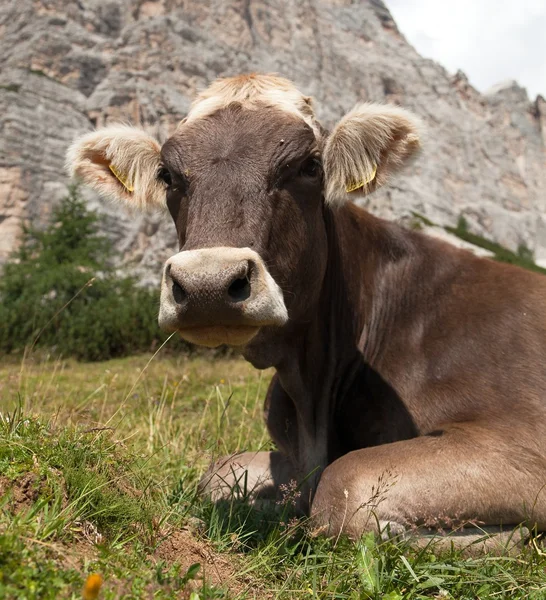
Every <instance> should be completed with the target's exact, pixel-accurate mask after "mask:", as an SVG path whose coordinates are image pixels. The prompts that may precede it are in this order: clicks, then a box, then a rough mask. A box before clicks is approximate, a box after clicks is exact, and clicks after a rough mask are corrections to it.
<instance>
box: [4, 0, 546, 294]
mask: <svg viewBox="0 0 546 600" xmlns="http://www.w3.org/2000/svg"><path fill="white" fill-rule="evenodd" d="M476 51H477V52H479V48H476ZM0 56H2V63H1V66H0V130H1V139H0V261H1V260H3V259H4V260H5V258H6V256H7V254H8V253H9V251H10V250H11V249H12V248H13V247H14V245H15V244H16V241H17V236H18V232H19V230H20V226H21V223H22V222H23V221H24V220H30V221H32V222H35V223H39V222H41V221H43V220H44V219H45V218H46V217H47V215H48V213H49V212H50V210H51V207H52V205H53V203H54V202H56V201H57V200H58V199H59V198H60V197H61V196H62V195H63V194H64V192H65V185H66V183H67V180H66V176H65V174H64V170H63V163H64V154H65V150H66V147H67V146H68V144H69V143H70V141H71V140H72V139H73V138H74V137H75V136H76V135H78V134H80V133H82V132H85V131H87V130H90V129H91V128H93V127H98V126H101V125H104V124H105V123H108V122H112V121H119V120H123V121H130V122H132V123H135V124H139V125H141V126H143V127H144V128H146V129H147V130H148V131H150V132H151V133H153V134H155V135H157V136H159V138H160V139H161V140H164V139H165V138H166V137H167V136H168V135H169V133H170V132H171V131H172V130H173V128H174V127H175V126H176V124H177V122H178V121H179V120H180V119H181V118H182V117H183V116H184V114H185V113H186V111H187V109H188V106H189V103H190V101H191V98H192V97H193V95H194V94H195V92H196V91H197V90H200V89H202V88H204V87H205V86H206V85H207V84H208V83H209V82H210V81H211V80H213V79H214V78H216V77H217V76H222V75H229V74H234V73H237V72H245V71H256V70H257V71H275V72H278V73H281V74H282V75H284V76H286V77H288V78H290V79H292V80H294V81H295V82H296V83H297V85H298V86H299V87H300V88H301V89H302V90H303V91H305V92H306V93H308V94H310V95H312V96H314V97H315V99H316V107H317V111H318V114H319V116H320V117H321V118H322V119H323V121H324V123H325V124H326V125H329V124H332V123H333V122H334V121H335V119H337V118H338V117H339V116H340V115H342V114H343V112H344V111H346V110H348V109H349V108H351V107H352V105H353V104H354V103H356V102H358V101H362V100H374V101H385V102H394V103H400V104H401V105H403V106H406V107H408V108H410V109H411V110H413V111H415V112H416V113H418V114H419V115H421V116H422V118H423V119H424V121H425V123H426V124H427V127H428V134H427V139H426V142H425V148H426V149H425V152H424V154H423V155H422V157H421V159H420V160H419V161H418V162H417V163H416V164H415V165H414V167H413V168H412V170H411V171H408V172H406V173H405V174H404V175H403V176H401V177H399V178H398V179H397V180H396V181H395V182H393V185H392V186H390V188H389V189H387V190H383V191H381V192H380V193H377V194H375V195H373V196H372V197H370V198H369V200H368V201H367V207H368V208H369V209H370V210H372V211H373V212H375V213H376V214H379V215H383V216H387V217H391V218H396V219H401V220H407V219H409V218H410V215H411V214H412V211H415V212H418V213H420V214H422V215H424V216H426V217H428V218H429V219H431V220H432V221H434V222H436V223H440V224H454V223H455V222H456V221H457V220H458V218H459V216H460V215H464V216H465V218H466V220H467V222H468V223H469V226H470V228H471V230H473V231H474V232H476V233H479V234H482V235H485V236H488V237H490V238H492V239H494V240H496V241H498V242H499V243H501V244H503V245H505V246H508V247H510V248H512V249H516V248H517V247H518V246H519V245H522V244H523V245H525V246H527V247H528V248H529V249H531V250H533V251H534V253H535V257H536V258H537V259H538V260H540V262H542V260H545V261H546V169H545V167H546V161H545V139H546V102H545V101H544V99H542V98H540V97H539V98H537V99H536V100H535V101H533V102H531V101H530V100H529V99H528V97H527V94H526V92H525V90H523V89H521V88H520V87H518V85H517V84H516V83H509V84H504V85H501V86H499V87H498V88H497V89H495V90H492V91H491V92H490V93H489V94H487V95H481V94H480V93H478V92H477V91H476V90H475V89H473V88H472V87H471V86H470V85H469V83H468V81H467V79H466V78H465V76H464V74H462V73H457V74H455V75H451V74H449V73H447V72H446V71H445V69H443V68H442V67H441V66H440V65H438V64H436V63H434V62H432V61H430V60H427V59H424V58H422V57H421V56H419V55H418V54H417V53H416V51H415V50H414V49H413V48H412V47H411V46H410V45H409V44H408V43H407V41H406V40H405V39H404V37H403V35H402V34H401V33H400V31H399V30H398V28H397V26H396V24H395V23H394V21H393V19H392V17H391V15H390V13H389V11H388V9H387V8H386V6H385V5H384V4H383V2H382V1H381V0H361V1H354V2H351V1H350V0H324V1H320V0H199V1H197V0H75V1H74V0H41V1H39V0H5V1H4V2H3V3H2V5H1V6H0ZM87 197H88V200H89V203H90V204H91V205H92V206H93V207H99V206H101V207H102V208H101V210H102V211H103V212H105V213H106V214H107V228H108V234H109V235H110V236H111V237H112V239H113V240H114V241H115V243H116V248H117V251H118V256H119V257H120V263H122V264H125V265H130V266H131V267H132V268H134V269H135V270H136V271H137V272H138V273H139V274H140V275H141V277H142V278H143V281H150V282H151V281H154V280H156V279H157V276H158V274H159V265H160V264H161V263H162V262H163V260H164V259H165V258H166V257H167V256H168V255H169V254H170V253H172V252H173V251H174V250H175V249H176V241H175V236H174V229H173V227H172V226H171V223H170V222H167V221H165V222H163V220H162V219H160V218H159V217H147V218H141V217H139V218H135V217H134V216H129V215H127V214H125V213H123V212H121V211H120V209H119V208H113V207H108V206H104V205H102V204H101V203H99V202H98V199H97V198H96V197H94V196H93V195H92V194H88V196H87Z"/></svg>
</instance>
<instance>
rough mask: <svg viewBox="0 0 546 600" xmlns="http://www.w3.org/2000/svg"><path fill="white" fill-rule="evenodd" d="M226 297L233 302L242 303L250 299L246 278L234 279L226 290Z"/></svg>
mask: <svg viewBox="0 0 546 600" xmlns="http://www.w3.org/2000/svg"><path fill="white" fill-rule="evenodd" d="M228 296H229V297H230V298H231V300H233V302H244V301H245V300H247V299H248V298H250V279H249V278H248V276H245V277H240V278H238V279H235V281H233V282H232V283H231V285H230V286H229V288H228Z"/></svg>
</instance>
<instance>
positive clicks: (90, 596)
mask: <svg viewBox="0 0 546 600" xmlns="http://www.w3.org/2000/svg"><path fill="white" fill-rule="evenodd" d="M101 586H102V577H101V576H100V575H99V574H98V573H91V575H89V576H88V577H87V579H86V581H85V585H84V586H83V600H95V599H96V598H98V596H99V592H100V588H101Z"/></svg>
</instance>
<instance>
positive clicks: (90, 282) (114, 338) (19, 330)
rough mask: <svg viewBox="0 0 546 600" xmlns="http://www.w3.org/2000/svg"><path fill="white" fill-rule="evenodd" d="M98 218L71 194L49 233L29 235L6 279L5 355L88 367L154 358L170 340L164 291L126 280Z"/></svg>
mask: <svg viewBox="0 0 546 600" xmlns="http://www.w3.org/2000/svg"><path fill="white" fill-rule="evenodd" d="M99 226H100V222H99V218H98V216H97V215H96V214H95V213H93V212H90V211H89V210H87V208H86V206H85V203H84V202H83V200H81V199H80V198H79V196H78V192H77V190H76V189H75V188H71V189H70V190H69V193H68V195H67V197H66V198H65V199H64V200H63V201H62V202H61V203H60V205H59V206H58V207H57V208H56V209H55V210H54V211H53V214H52V218H51V222H50V224H49V225H48V226H47V227H46V228H45V229H44V230H38V229H37V228H35V227H26V228H24V230H23V237H22V241H21V246H20V247H19V249H18V250H17V251H16V252H15V253H14V255H13V257H12V260H11V262H9V263H8V264H7V265H5V268H4V271H3V274H2V277H1V278H0V352H3V353H10V352H15V351H21V350H23V349H24V348H29V347H34V346H37V347H42V348H48V349H51V350H53V351H54V352H55V353H57V354H61V355H63V356H73V357H76V358H78V359H82V360H105V359H108V358H112V357H116V356H125V355H128V354H133V353H135V352H143V351H148V350H151V349H153V348H154V347H156V346H157V345H158V344H159V343H161V342H162V341H163V340H164V339H165V338H164V336H162V334H161V332H160V331H159V328H158V326H157V311H158V306H159V297H158V293H157V291H155V290H154V291H151V290H148V289H144V288H141V287H138V286H137V285H136V281H135V280H134V279H131V278H128V277H125V278H120V277H119V276H118V275H116V273H115V272H114V269H113V267H112V265H111V264H110V262H109V257H110V254H111V250H112V249H111V245H110V243H109V241H108V240H107V239H106V238H105V237H103V236H102V235H100V232H99Z"/></svg>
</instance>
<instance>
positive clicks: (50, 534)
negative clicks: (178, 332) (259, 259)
mask: <svg viewBox="0 0 546 600" xmlns="http://www.w3.org/2000/svg"><path fill="white" fill-rule="evenodd" d="M271 374H272V373H271V371H264V372H259V371H256V370H254V369H253V368H252V367H251V366H250V365H248V364H247V363H245V362H244V361H243V360H242V359H239V358H227V357H221V356H211V357H203V356H199V357H195V356H190V355H187V354H181V355H180V356H179V357H176V356H172V355H171V356H163V351H160V352H158V353H156V355H153V356H152V355H142V356H136V357H129V358H121V359H115V360H109V361H106V362H96V363H80V362H76V361H73V360H59V359H54V358H51V357H48V356H47V355H45V354H38V355H36V356H29V357H26V358H25V359H21V358H19V359H16V358H8V359H6V358H3V359H2V366H0V598H6V599H12V598H14V599H15V598H18V599H25V600H26V599H29V598H40V599H42V598H43V599H50V598H51V599H53V598H55V599H56V598H75V599H76V598H78V599H79V598H85V599H88V598H96V597H98V598H104V599H114V598H115V599H118V598H185V599H188V600H202V599H205V598H233V599H242V598H248V599H250V598H259V599H261V598H264V599H266V598H281V599H291V598H339V599H354V600H356V599H360V598H362V599H374V600H380V599H383V600H405V599H410V598H411V599H425V598H426V599H430V598H436V599H444V598H446V599H449V598H453V599H460V600H463V599H465V600H467V599H468V600H470V599H476V598H479V599H485V598H491V599H509V598H510V599H513V598H516V599H524V598H525V599H536V600H539V599H544V598H546V548H545V547H544V546H543V545H542V543H541V540H540V539H538V540H534V541H533V542H532V543H530V544H529V545H527V546H526V547H525V548H522V549H521V550H518V551H517V552H511V553H506V554H505V555H501V556H494V555H485V556H469V555H468V554H467V553H463V552H461V551H460V550H456V549H454V548H451V549H449V548H448V549H444V550H442V551H439V550H438V548H437V547H435V546H434V544H430V545H426V546H424V547H421V548H415V547H412V546H410V545H409V544H408V543H407V542H402V541H399V542H394V541H381V540H378V539H375V538H374V537H373V536H366V537H364V538H363V539H361V540H359V541H357V542H353V541H349V540H346V539H344V538H343V537H341V538H338V539H333V540H328V539H324V538H322V537H316V536H314V535H313V532H312V529H311V527H310V526H309V524H308V523H307V522H306V521H305V519H296V518H295V517H294V516H293V515H291V514H290V510H291V505H290V502H289V501H288V500H287V502H286V503H285V504H282V503H281V504H279V505H277V506H273V507H269V508H267V507H261V508H254V507H252V506H250V505H249V504H248V503H245V502H244V501H241V500H240V499H238V498H234V499H233V501H231V502H226V503H224V504H222V505H214V504H212V503H211V502H210V501H208V500H206V499H204V498H202V497H200V496H199V495H198V494H197V482H198V481H199V477H200V475H201V474H202V473H203V471H204V470H205V469H206V467H207V465H208V464H209V462H210V461H211V460H212V459H214V458H215V457H218V456H220V455H223V454H227V453H231V452H236V451H240V450H263V449H269V448H270V447H271V446H270V444H271V443H270V441H269V439H268V435H267V432H266V430H265V427H264V424H263V420H262V404H263V398H264V395H265V391H266V388H267V384H268V381H269V379H270V377H271ZM90 574H97V575H98V576H100V580H102V582H103V583H102V587H101V588H100V591H98V596H97V590H98V587H96V588H95V589H93V586H92V585H90V583H88V585H87V587H86V588H85V589H84V583H85V582H86V579H87V578H88V576H89V575H90ZM95 579H96V580H98V578H95ZM91 581H92V579H91V580H90V582H91Z"/></svg>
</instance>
